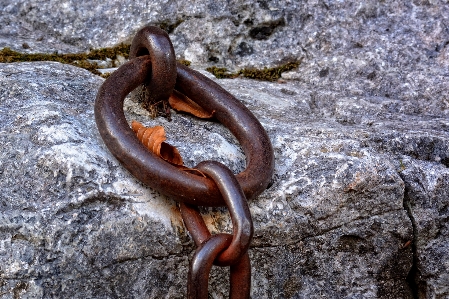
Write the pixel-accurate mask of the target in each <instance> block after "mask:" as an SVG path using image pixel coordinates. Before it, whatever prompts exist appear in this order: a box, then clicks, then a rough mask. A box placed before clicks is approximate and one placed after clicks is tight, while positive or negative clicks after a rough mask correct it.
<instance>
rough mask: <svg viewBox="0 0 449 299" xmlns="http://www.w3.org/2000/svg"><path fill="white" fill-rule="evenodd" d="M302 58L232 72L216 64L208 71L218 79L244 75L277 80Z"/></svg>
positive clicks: (296, 65) (299, 62)
mask: <svg viewBox="0 0 449 299" xmlns="http://www.w3.org/2000/svg"><path fill="white" fill-rule="evenodd" d="M301 60H302V59H301ZM301 60H298V61H293V62H288V63H286V64H283V65H281V66H278V67H273V68H266V67H265V68H263V69H256V68H244V69H241V70H240V71H238V72H236V73H231V72H229V71H228V69H226V68H224V67H215V66H212V67H208V68H207V69H206V71H208V72H210V73H212V74H213V75H214V76H215V77H217V78H218V79H224V78H228V79H229V78H230V79H232V78H237V77H239V76H243V77H245V78H250V79H257V80H262V81H276V80H278V79H279V78H281V75H282V73H283V72H287V71H290V70H292V69H295V68H297V67H298V66H299V65H300V64H301Z"/></svg>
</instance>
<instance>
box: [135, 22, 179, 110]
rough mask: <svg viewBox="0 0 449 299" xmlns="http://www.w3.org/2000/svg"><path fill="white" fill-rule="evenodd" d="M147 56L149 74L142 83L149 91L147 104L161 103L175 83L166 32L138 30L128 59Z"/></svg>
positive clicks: (173, 55)
mask: <svg viewBox="0 0 449 299" xmlns="http://www.w3.org/2000/svg"><path fill="white" fill-rule="evenodd" d="M144 55H149V56H150V58H151V61H152V62H153V63H152V64H151V72H149V73H147V75H146V81H145V82H144V83H145V85H146V88H147V90H149V91H150V92H149V98H148V100H149V102H151V103H158V102H161V103H163V102H164V101H167V100H168V97H169V96H170V95H171V93H172V92H173V88H174V87H175V82H176V56H175V50H174V49H173V45H172V43H171V42H170V38H169V37H168V34H167V32H165V31H164V30H162V29H160V28H157V27H154V26H147V27H144V28H142V29H141V30H139V32H137V34H136V36H135V37H134V39H133V42H132V45H131V49H130V51H129V58H130V59H133V58H136V57H138V56H144Z"/></svg>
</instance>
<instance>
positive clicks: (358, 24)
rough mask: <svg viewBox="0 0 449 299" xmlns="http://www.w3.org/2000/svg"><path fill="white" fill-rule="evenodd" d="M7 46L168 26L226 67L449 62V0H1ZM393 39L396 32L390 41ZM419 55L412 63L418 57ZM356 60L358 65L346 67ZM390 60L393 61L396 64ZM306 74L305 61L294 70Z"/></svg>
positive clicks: (66, 43) (196, 55) (74, 44)
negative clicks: (448, 26)
mask: <svg viewBox="0 0 449 299" xmlns="http://www.w3.org/2000/svg"><path fill="white" fill-rule="evenodd" d="M1 4H2V7H1V9H2V14H1V15H0V23H2V24H3V26H2V27H1V28H0V47H4V46H8V47H12V48H13V49H16V50H19V51H26V52H41V51H43V52H53V51H61V52H77V51H86V50H88V49H89V48H92V47H93V48H100V47H107V46H113V45H116V44H118V43H120V42H130V41H131V38H132V36H133V35H134V34H135V33H136V32H137V30H138V29H139V28H141V27H142V26H144V25H147V24H153V25H158V26H160V27H162V28H164V29H165V30H167V31H168V32H169V33H170V37H171V38H172V40H173V43H174V45H175V50H176V53H177V55H178V56H179V58H183V59H188V60H191V61H192V62H193V63H195V64H218V65H224V66H227V67H231V68H232V67H239V68H240V67H244V66H256V67H263V66H272V65H276V64H280V63H282V62H286V61H291V60H298V59H300V58H301V57H305V58H307V59H306V60H305V61H304V62H305V64H306V66H307V68H310V71H313V72H315V73H318V72H320V70H325V69H327V68H329V73H330V74H332V73H334V72H335V71H336V68H335V64H339V63H342V64H345V72H344V73H342V72H339V75H340V76H348V77H351V76H352V74H353V73H357V72H359V73H361V74H362V73H363V74H364V75H365V76H367V77H370V78H374V77H376V76H377V77H383V78H385V79H386V77H385V76H384V74H388V73H390V74H391V75H394V73H393V72H392V71H391V69H390V68H392V67H393V68H398V67H399V68H401V69H402V68H403V67H404V65H408V66H410V67H413V68H414V69H417V70H419V67H415V64H416V65H418V66H419V65H422V64H423V63H427V62H429V61H437V62H438V63H440V64H442V65H446V66H447V65H448V60H447V57H448V55H449V54H448V51H449V50H448V47H447V43H446V42H447V40H448V33H447V31H446V30H445V25H444V24H445V23H447V22H448V18H449V17H448V16H449V4H448V3H447V1H444V0H433V1H405V0H401V1H395V2H394V3H390V2H388V1H374V0H370V1H364V2H363V3H353V2H351V1H332V0H329V1H315V0H314V1H307V2H305V1H300V2H298V1H290V0H279V1H249V0H245V1H206V0H197V1H167V0H161V1H145V0H138V1H119V0H109V1H105V2H102V3H97V2H91V1H75V0H65V1H57V0H50V1H45V2H44V3H43V2H41V1H29V0H27V1H24V0H2V2H1ZM389 41H394V42H389ZM411 61H413V63H410V62H411ZM348 69H349V70H351V71H349V72H348ZM389 69H390V70H389ZM295 76H296V77H304V69H301V71H300V72H296V73H295Z"/></svg>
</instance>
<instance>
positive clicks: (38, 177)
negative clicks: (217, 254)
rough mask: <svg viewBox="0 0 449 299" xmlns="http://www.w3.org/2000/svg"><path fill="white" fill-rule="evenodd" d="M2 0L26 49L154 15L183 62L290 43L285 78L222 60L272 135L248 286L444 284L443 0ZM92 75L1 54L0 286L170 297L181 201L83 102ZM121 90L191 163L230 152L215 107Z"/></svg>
mask: <svg viewBox="0 0 449 299" xmlns="http://www.w3.org/2000/svg"><path fill="white" fill-rule="evenodd" d="M0 1H1V0H0ZM0 9H1V10H2V14H1V15H0V23H2V24H3V26H2V27H1V28H0V47H3V46H9V47H11V48H13V49H16V50H19V51H21V52H53V51H62V52H77V51H85V50H87V49H89V48H90V47H95V48H97V47H104V46H112V45H115V44H117V43H119V42H122V41H124V42H129V41H130V40H131V38H132V36H133V34H134V33H135V32H136V31H137V30H138V29H139V28H140V27H141V26H143V25H145V24H148V23H151V24H156V25H160V26H162V27H164V28H166V29H167V30H168V31H169V32H170V36H171V38H172V40H173V43H174V45H175V49H176V51H177V55H178V57H179V58H185V59H189V60H191V61H193V63H194V64H196V65H204V64H209V65H223V66H227V67H230V68H233V67H236V68H240V67H244V66H257V67H263V66H271V65H276V64H279V63H282V62H286V61H290V60H297V59H299V58H303V60H302V63H301V65H300V66H299V67H298V69H297V70H294V71H291V72H289V73H284V74H283V78H284V79H286V80H292V81H289V82H287V83H285V84H279V83H267V82H257V81H250V80H245V79H234V80H217V81H218V82H219V83H220V84H221V85H222V86H223V87H224V88H225V89H227V90H228V91H230V92H231V93H232V94H234V95H236V97H237V98H238V99H240V100H241V101H242V102H243V103H244V104H245V105H246V106H248V107H249V108H250V110H251V111H253V113H254V114H255V115H256V116H257V117H258V119H259V120H260V121H261V123H262V124H263V126H264V127H265V128H266V130H267V132H268V134H269V136H270V139H271V140H272V143H273V147H274V150H275V155H276V169H275V174H274V177H273V181H272V183H271V184H270V186H269V188H268V189H267V190H266V191H265V192H264V193H262V194H261V195H260V196H259V197H258V198H257V199H255V200H254V201H252V202H251V203H250V209H251V212H252V214H253V218H254V225H255V236H254V240H253V243H252V247H251V249H250V256H251V260H252V263H253V287H252V297H253V298H323V297H325V298H446V297H448V296H449V289H448V287H447V286H448V285H449V276H448V273H449V268H448V263H449V259H448V256H449V248H448V245H447V240H448V238H449V236H448V227H447V223H448V202H449V196H448V188H449V187H448V182H449V179H448V171H447V167H449V133H448V132H449V129H448V128H449V119H448V115H449V101H448V98H447V94H449V83H448V82H449V80H448V79H449V78H448V77H449V75H448V72H447V66H449V47H448V43H447V41H448V40H449V35H448V32H447V30H446V29H445V24H446V23H447V21H448V20H447V19H448V17H449V13H448V10H449V3H447V1H394V3H391V2H388V1H365V2H363V3H358V4H354V3H352V2H348V1H309V2H307V3H296V2H295V3H293V2H291V1H257V2H253V1H238V2H232V1H231V2H217V1H184V2H182V3H181V2H179V3H178V2H177V1H168V2H167V1H165V2H160V1H152V2H151V3H149V2H148V3H147V2H144V1H140V2H139V1H134V2H132V3H126V2H120V3H119V2H118V1H107V2H105V4H99V3H95V5H94V4H92V3H91V2H80V1H78V2H76V3H75V2H74V1H62V2H61V1H53V0H51V1H46V2H45V3H41V2H39V3H37V2H33V1H9V0H4V1H1V8H0ZM107 66H108V65H107ZM206 75H209V74H206ZM209 76H210V75H209ZM102 82H103V79H101V78H99V77H96V76H94V75H91V74H90V73H88V72H86V71H83V70H80V69H77V68H75V67H72V66H66V65H61V64H58V63H19V64H3V65H0V124H1V129H0V140H1V142H0V144H1V145H2V151H1V159H0V187H1V189H2V195H1V197H0V294H1V296H3V297H4V298H19V297H20V298H183V297H184V294H185V289H186V282H185V279H186V275H187V274H186V273H187V267H188V259H189V257H190V256H191V253H192V250H193V248H194V247H193V243H192V241H191V240H190V237H189V236H188V234H187V233H186V232H185V231H184V228H183V225H182V221H181V219H180V216H179V213H178V211H177V209H176V205H175V203H174V202H173V201H171V200H170V199H167V198H166V197H164V196H162V195H160V194H158V193H157V192H155V191H153V190H151V189H149V188H147V187H145V186H143V185H142V184H140V183H139V182H137V181H136V180H135V179H134V178H132V177H131V176H130V175H129V173H128V172H127V171H125V170H124V169H123V168H122V166H121V165H120V164H119V163H118V162H117V161H116V160H115V159H114V158H113V157H112V156H111V154H110V153H109V152H108V151H107V149H106V147H105V146H104V145H103V142H102V140H101V138H100V137H99V135H98V133H97V129H96V126H95V122H94V120H93V101H94V98H95V95H96V92H97V90H98V87H99V86H100V84H101V83H102ZM125 110H126V113H127V117H128V119H129V120H131V119H136V120H139V121H141V122H143V123H144V124H146V125H154V124H161V125H163V126H164V127H165V128H166V131H167V136H168V142H169V143H170V144H172V145H175V146H176V147H178V148H179V150H180V151H181V154H182V156H183V158H184V160H185V162H186V164H187V166H190V167H192V166H194V165H196V164H197V163H198V162H200V161H202V160H207V159H212V160H218V161H221V162H223V163H225V164H226V165H228V166H229V167H230V168H231V169H232V170H233V171H234V172H239V171H241V170H242V169H243V168H244V165H245V157H244V154H243V152H242V151H241V149H240V147H239V146H238V144H237V142H236V140H235V139H234V137H233V136H232V135H231V134H230V133H229V132H228V131H227V130H226V129H225V128H223V127H222V126H221V125H219V124H217V123H214V122H210V121H204V120H198V119H196V118H194V117H190V116H188V115H184V114H177V113H174V114H173V121H172V122H168V121H167V120H165V119H156V120H151V119H149V117H148V113H146V112H145V111H143V110H142V109H140V107H139V106H138V105H137V104H135V103H134V102H133V101H131V100H128V101H126V103H125ZM204 213H205V219H206V222H207V223H208V225H209V227H210V229H211V230H213V231H222V230H225V231H230V230H231V223H230V221H229V218H228V216H227V213H226V212H225V210H224V209H221V208H220V209H204ZM189 255H190V256H189ZM227 275H228V272H227V270H221V269H218V270H217V269H215V270H213V272H212V278H211V280H212V282H213V287H212V288H211V290H210V291H211V296H212V297H213V298H223V297H226V293H227V286H226V283H224V281H225V280H226V279H227ZM3 297H2V298H3Z"/></svg>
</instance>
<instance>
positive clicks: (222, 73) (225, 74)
mask: <svg viewBox="0 0 449 299" xmlns="http://www.w3.org/2000/svg"><path fill="white" fill-rule="evenodd" d="M206 71H208V72H209V73H212V74H213V75H214V76H215V77H217V78H218V79H229V78H231V79H232V78H236V77H238V76H239V75H240V73H239V72H237V73H231V72H229V71H228V69H227V68H225V67H216V66H211V67H208V68H206Z"/></svg>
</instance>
